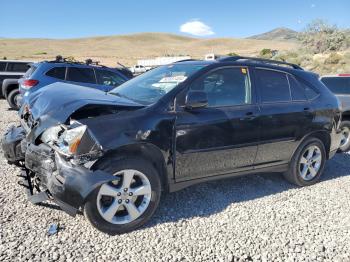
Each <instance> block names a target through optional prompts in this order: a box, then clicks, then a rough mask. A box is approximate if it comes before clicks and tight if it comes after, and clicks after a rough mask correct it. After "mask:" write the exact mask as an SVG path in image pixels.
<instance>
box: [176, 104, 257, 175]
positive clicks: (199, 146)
mask: <svg viewBox="0 0 350 262" xmlns="http://www.w3.org/2000/svg"><path fill="white" fill-rule="evenodd" d="M257 114H258V108H257V106H255V105H244V106H234V107H223V108H220V109H218V108H203V109H197V110H193V111H183V112H179V114H178V116H177V120H176V179H177V180H187V179H192V178H199V177H206V176H213V175H219V174H224V173H229V172H233V171H239V170H249V169H252V168H253V163H254V159H255V155H256V151H257V143H258V140H259V128H258V125H259V120H258V118H257V117H256V115H257Z"/></svg>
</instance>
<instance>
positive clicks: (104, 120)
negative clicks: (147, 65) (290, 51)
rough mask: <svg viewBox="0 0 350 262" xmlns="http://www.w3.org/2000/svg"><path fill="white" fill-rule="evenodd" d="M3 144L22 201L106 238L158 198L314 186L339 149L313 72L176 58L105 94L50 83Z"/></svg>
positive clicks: (334, 112)
mask: <svg viewBox="0 0 350 262" xmlns="http://www.w3.org/2000/svg"><path fill="white" fill-rule="evenodd" d="M53 85H55V86H59V88H58V87H55V86H47V87H44V88H43V89H42V90H41V92H40V95H37V97H33V99H32V103H31V105H24V106H23V107H22V108H21V110H20V116H21V126H20V127H12V128H11V129H10V130H9V131H8V132H7V133H6V134H5V136H4V138H3V143H2V146H3V151H4V154H5V156H6V158H7V159H8V161H9V162H11V163H14V164H17V165H19V166H21V167H22V170H23V177H24V178H25V181H26V182H25V183H23V184H24V185H25V186H26V187H28V189H29V191H30V194H31V196H30V197H29V199H30V201H31V202H33V203H38V202H41V201H45V200H53V201H55V202H56V203H57V204H58V205H59V206H60V207H61V208H62V209H63V210H64V211H66V212H68V213H69V214H71V215H75V214H76V213H77V211H78V210H79V209H83V210H84V214H85V216H86V217H87V219H88V220H89V221H90V222H91V224H92V225H93V226H95V227H96V228H98V229H99V230H101V231H103V232H106V233H109V234H119V233H124V232H128V231H131V230H133V229H135V228H137V227H139V226H141V225H143V224H144V223H145V222H146V221H147V220H148V219H149V218H150V217H151V216H152V214H153V213H154V212H155V210H156V208H157V206H158V203H159V199H160V195H161V192H172V191H176V190H180V189H182V188H184V187H187V186H190V185H193V184H196V183H199V182H203V181H208V180H213V179H221V178H227V177H233V176H238V175H242V174H250V173H262V172H282V173H284V175H285V177H286V179H287V180H288V181H290V182H292V183H294V184H296V185H298V186H308V185H311V184H314V183H316V182H317V181H318V180H319V179H320V176H321V174H322V172H323V170H324V165H325V161H326V160H327V159H329V158H331V157H332V156H333V155H334V154H335V152H336V151H337V149H338V147H339V144H340V134H339V133H338V127H339V122H340V118H341V117H340V110H339V103H338V100H337V99H336V98H335V96H334V95H333V94H332V93H331V92H330V91H329V90H328V89H327V88H326V87H325V86H324V85H323V84H322V83H321V82H320V81H319V80H318V76H317V75H316V74H313V73H310V72H306V71H304V70H303V69H302V68H300V67H299V66H297V65H293V64H288V63H282V62H277V61H271V60H263V59H255V58H245V57H226V58H221V59H218V60H215V61H194V60H192V61H182V62H178V63H174V64H171V65H167V66H162V67H159V68H156V69H154V70H152V71H149V72H147V73H145V74H143V75H140V76H138V77H136V78H134V79H132V80H130V81H128V82H126V83H124V84H122V85H121V86H119V87H116V88H115V89H113V90H112V91H111V92H109V93H107V94H105V93H102V92H100V91H96V90H93V89H92V90H89V91H87V90H86V89H84V90H81V89H82V88H83V87H79V86H75V85H71V84H64V83H56V84H53Z"/></svg>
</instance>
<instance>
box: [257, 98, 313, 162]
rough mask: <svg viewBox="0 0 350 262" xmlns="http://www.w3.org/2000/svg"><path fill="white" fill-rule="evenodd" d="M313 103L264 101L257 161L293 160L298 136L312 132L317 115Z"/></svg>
mask: <svg viewBox="0 0 350 262" xmlns="http://www.w3.org/2000/svg"><path fill="white" fill-rule="evenodd" d="M309 106H310V105H309V103H308V102H307V101H304V102H290V103H280V104H278V103H276V104H263V105H261V106H260V108H261V116H260V121H261V122H260V125H261V144H260V145H259V147H258V153H257V157H256V160H255V164H256V165H264V164H266V165H269V164H282V163H287V162H289V160H290V158H291V156H292V154H293V152H294V150H295V149H296V147H297V145H298V140H299V139H300V138H301V137H303V136H304V134H306V133H307V132H308V130H307V129H308V127H309V126H310V123H311V122H312V119H313V115H312V113H311V108H309Z"/></svg>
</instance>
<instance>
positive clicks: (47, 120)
mask: <svg viewBox="0 0 350 262" xmlns="http://www.w3.org/2000/svg"><path fill="white" fill-rule="evenodd" d="M27 101H29V102H27V105H29V110H30V114H31V117H32V120H33V123H35V124H34V125H33V126H32V127H30V128H31V130H30V131H29V134H28V136H27V138H28V139H29V140H30V139H35V138H36V137H38V136H39V135H40V134H41V133H42V132H43V131H44V130H45V129H47V128H49V127H52V126H54V125H57V124H62V123H65V122H66V121H67V120H68V119H69V117H70V116H71V115H72V114H73V113H75V112H76V111H77V110H79V109H80V108H83V107H84V106H87V105H94V106H97V107H98V106H101V107H103V106H116V108H118V110H122V108H123V107H125V108H129V109H130V108H133V107H135V108H140V107H143V106H142V105H141V104H139V103H136V102H133V101H131V100H128V99H126V98H122V97H119V96H116V95H111V94H108V93H105V92H103V91H100V90H97V89H93V88H88V87H84V86H78V85H73V84H66V83H54V84H51V85H48V86H45V87H43V88H41V89H40V90H39V91H38V92H35V93H32V94H31V95H30V97H29V99H27ZM25 107H26V106H25V104H24V106H22V108H21V111H20V115H21V118H23V114H24V113H25V112H24V111H25Z"/></svg>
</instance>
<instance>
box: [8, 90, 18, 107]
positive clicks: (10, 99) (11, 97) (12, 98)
mask: <svg viewBox="0 0 350 262" xmlns="http://www.w3.org/2000/svg"><path fill="white" fill-rule="evenodd" d="M18 95H19V90H18V89H14V90H12V91H11V92H10V93H9V94H8V96H7V98H6V99H7V102H8V103H9V105H10V107H11V108H12V109H15V110H18V109H19V108H18V105H17V103H16V99H17V96H18Z"/></svg>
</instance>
